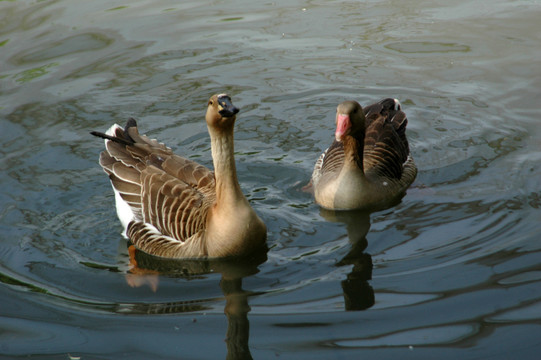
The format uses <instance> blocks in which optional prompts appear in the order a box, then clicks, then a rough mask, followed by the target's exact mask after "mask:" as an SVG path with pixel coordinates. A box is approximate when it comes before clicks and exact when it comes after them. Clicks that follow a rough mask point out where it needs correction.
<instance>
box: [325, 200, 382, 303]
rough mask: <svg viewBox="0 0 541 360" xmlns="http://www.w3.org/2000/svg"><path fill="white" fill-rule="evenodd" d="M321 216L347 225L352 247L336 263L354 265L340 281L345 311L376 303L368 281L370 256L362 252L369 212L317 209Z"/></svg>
mask: <svg viewBox="0 0 541 360" xmlns="http://www.w3.org/2000/svg"><path fill="white" fill-rule="evenodd" d="M320 215H321V216H322V217H323V218H325V219H326V220H327V221H331V222H340V223H344V224H346V229H347V234H348V238H349V241H350V243H351V249H350V251H349V252H348V253H347V254H346V256H344V257H343V258H342V259H341V260H340V261H339V262H338V263H337V264H336V266H346V265H353V267H352V269H351V272H350V273H349V274H347V277H346V279H345V280H342V282H341V285H342V291H343V293H344V304H345V308H346V310H348V311H351V310H365V309H368V308H370V307H371V306H373V305H374V302H375V297H374V289H372V286H370V284H369V283H368V281H369V280H371V279H372V256H370V254H368V253H365V252H364V251H365V250H366V247H367V246H368V241H367V240H366V235H367V234H368V231H369V230H370V212H369V211H359V210H357V211H333V210H327V209H323V208H320Z"/></svg>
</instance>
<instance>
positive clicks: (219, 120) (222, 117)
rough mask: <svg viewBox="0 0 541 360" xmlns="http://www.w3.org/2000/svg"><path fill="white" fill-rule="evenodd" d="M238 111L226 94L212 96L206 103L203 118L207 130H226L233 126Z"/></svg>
mask: <svg viewBox="0 0 541 360" xmlns="http://www.w3.org/2000/svg"><path fill="white" fill-rule="evenodd" d="M238 112H239V109H238V108H237V107H236V106H235V105H233V103H232V102H231V97H229V95H227V94H217V95H213V96H212V97H211V98H210V99H209V102H208V107H207V114H206V116H205V118H206V120H207V125H208V126H209V128H227V127H232V126H233V125H234V124H235V118H236V115H237V113H238Z"/></svg>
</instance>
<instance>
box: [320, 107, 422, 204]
mask: <svg viewBox="0 0 541 360" xmlns="http://www.w3.org/2000/svg"><path fill="white" fill-rule="evenodd" d="M407 123H408V120H407V118H406V114H405V113H404V112H402V111H401V106H400V103H399V102H398V100H396V99H384V100H382V101H380V102H379V103H376V104H373V105H369V106H367V107H365V109H364V110H363V109H362V108H361V105H359V103H357V102H356V101H344V102H343V103H341V104H340V105H338V108H337V109H336V132H335V140H334V142H333V143H332V144H331V146H330V147H329V148H328V149H327V150H325V152H324V153H323V154H321V156H320V157H319V159H318V160H317V162H316V164H315V166H314V172H313V174H312V180H311V182H312V186H313V191H314V197H315V200H316V203H318V204H319V205H320V206H322V207H324V208H327V209H334V210H351V209H374V210H376V209H383V208H386V207H389V206H392V205H394V204H395V203H396V202H398V201H399V200H400V199H401V198H402V197H403V196H404V194H405V191H406V189H407V188H408V187H409V186H410V185H411V183H412V182H413V180H414V179H415V177H416V175H417V167H416V166H415V163H414V161H413V158H412V157H411V155H410V151H409V145H408V141H407V139H406V125H407Z"/></svg>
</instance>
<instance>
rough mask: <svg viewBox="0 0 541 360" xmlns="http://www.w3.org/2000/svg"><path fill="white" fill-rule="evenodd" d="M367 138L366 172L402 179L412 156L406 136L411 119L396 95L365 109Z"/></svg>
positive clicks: (365, 142) (365, 144)
mask: <svg viewBox="0 0 541 360" xmlns="http://www.w3.org/2000/svg"><path fill="white" fill-rule="evenodd" d="M364 111H365V116H366V124H367V128H366V133H365V140H364V161H363V166H364V170H365V173H366V174H367V175H368V174H369V173H370V172H375V173H376V174H377V175H380V176H387V177H389V178H395V179H400V178H401V176H402V171H403V167H404V163H405V162H406V161H407V159H408V156H409V146H408V141H407V140H406V126H407V123H408V119H407V118H406V114H405V113H404V112H402V111H401V110H400V105H399V104H397V102H396V101H395V100H394V99H384V100H382V101H380V102H379V103H377V104H373V105H370V106H367V107H366V108H365V109H364Z"/></svg>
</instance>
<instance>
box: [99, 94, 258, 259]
mask: <svg viewBox="0 0 541 360" xmlns="http://www.w3.org/2000/svg"><path fill="white" fill-rule="evenodd" d="M238 111H239V110H238V109H237V108H236V107H235V106H234V105H233V104H232V103H231V98H230V97H229V96H228V95H226V94H220V95H214V96H212V97H211V98H210V100H209V101H208V107H207V113H206V121H207V127H208V131H209V134H210V140H211V150H212V159H213V163H214V172H212V171H210V170H209V169H207V168H206V167H204V166H202V165H199V164H197V163H196V162H193V161H190V160H188V159H186V158H183V157H181V156H178V155H175V154H173V152H172V151H171V149H170V148H168V147H167V146H165V145H164V144H162V143H158V141H156V140H154V139H149V138H148V137H146V136H144V135H139V131H138V129H137V123H136V122H135V120H134V119H130V120H128V123H127V124H126V127H125V128H124V129H122V128H121V127H120V126H118V125H116V124H115V125H113V126H112V127H111V128H110V129H109V130H108V131H107V132H106V133H105V134H103V133H99V132H92V134H93V135H96V136H99V137H102V138H104V139H105V151H103V152H102V153H101V155H100V165H101V166H102V167H103V170H104V171H105V172H106V173H107V174H108V175H109V178H110V180H111V184H112V186H113V190H114V192H115V199H116V208H117V214H118V217H119V219H120V221H121V223H122V225H123V226H124V229H125V235H126V236H127V237H128V238H129V239H130V240H131V241H132V242H133V244H134V245H135V246H136V247H137V248H138V249H140V250H142V251H144V252H146V253H148V254H151V255H156V256H161V257H167V258H218V257H228V256H243V255H247V254H249V253H251V252H253V251H256V250H259V249H261V248H264V247H265V240H266V232H267V230H266V227H265V224H264V223H263V221H261V219H260V218H259V217H258V216H257V215H256V213H255V212H254V210H253V209H252V207H251V206H250V204H249V203H248V201H247V200H246V198H245V197H244V195H243V193H242V191H241V189H240V186H239V183H238V180H237V172H236V168H235V159H234V155H233V153H234V147H233V127H234V124H235V119H236V114H237V113H238Z"/></svg>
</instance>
